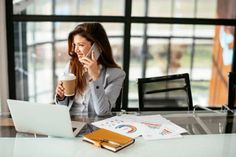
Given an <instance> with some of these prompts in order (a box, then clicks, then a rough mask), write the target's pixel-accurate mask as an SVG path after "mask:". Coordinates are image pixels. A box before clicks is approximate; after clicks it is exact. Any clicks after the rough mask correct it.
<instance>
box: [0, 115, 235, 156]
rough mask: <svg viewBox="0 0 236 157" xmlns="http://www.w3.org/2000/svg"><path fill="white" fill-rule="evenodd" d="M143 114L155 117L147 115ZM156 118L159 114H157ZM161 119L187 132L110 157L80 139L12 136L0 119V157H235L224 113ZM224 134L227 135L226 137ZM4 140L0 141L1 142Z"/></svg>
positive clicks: (12, 131) (139, 141)
mask: <svg viewBox="0 0 236 157" xmlns="http://www.w3.org/2000/svg"><path fill="white" fill-rule="evenodd" d="M141 114H142V115H143V114H157V113H156V112H155V113H151V112H145V113H141ZM158 114H159V113H158ZM161 115H162V116H164V117H165V118H167V119H169V120H171V121H172V122H174V123H176V124H177V125H180V126H181V127H184V128H185V129H187V130H188V134H187V135H184V136H183V138H178V139H168V140H153V141H145V140H144V139H143V138H140V137H139V138H137V139H136V142H135V143H134V144H133V145H131V146H129V147H127V148H125V149H123V150H121V151H119V152H117V153H112V152H109V151H107V150H104V149H100V148H97V147H95V146H94V145H90V144H88V143H86V142H83V141H82V139H81V138H73V139H65V138H52V137H51V138H46V137H42V138H32V137H31V138H29V137H27V138H26V137H22V136H21V137H19V136H17V135H18V134H16V131H15V129H14V126H13V123H12V121H11V119H10V118H7V117H1V118H0V137H2V138H0V156H4V157H20V156H24V157H25V156H34V157H37V156H50V157H53V156H57V157H60V156H66V157H76V156H96V157H97V156H109V157H110V156H117V155H121V156H144V155H145V156H158V157H160V156H174V157H178V156H181V157H183V156H188V157H189V156H207V157H209V156H214V157H217V156H224V157H227V156H236V149H235V145H236V120H234V119H235V118H236V116H235V115H232V114H230V115H228V114H226V113H205V112H203V113H196V114H192V113H184V112H166V113H162V114H161ZM103 118H104V117H94V116H91V117H89V116H88V117H84V116H83V117H79V116H74V117H72V119H73V120H78V121H89V122H91V121H96V120H100V119H103ZM226 133H227V134H226ZM3 137H4V138H3Z"/></svg>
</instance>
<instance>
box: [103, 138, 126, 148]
mask: <svg viewBox="0 0 236 157" xmlns="http://www.w3.org/2000/svg"><path fill="white" fill-rule="evenodd" d="M100 142H101V143H102V142H106V143H110V144H112V145H116V146H118V147H121V146H122V145H121V144H120V143H117V142H115V141H111V140H108V139H101V140H100Z"/></svg>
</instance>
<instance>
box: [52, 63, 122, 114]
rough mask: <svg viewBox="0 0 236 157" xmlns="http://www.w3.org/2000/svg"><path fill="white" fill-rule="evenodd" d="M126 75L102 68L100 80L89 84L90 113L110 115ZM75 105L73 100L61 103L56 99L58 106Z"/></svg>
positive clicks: (67, 98) (112, 69)
mask: <svg viewBox="0 0 236 157" xmlns="http://www.w3.org/2000/svg"><path fill="white" fill-rule="evenodd" d="M125 75H126V74H125V72H124V71H123V70H122V69H119V68H105V67H102V69H101V73H100V77H99V79H98V80H96V81H91V82H90V83H89V88H90V91H91V92H90V98H89V103H88V112H91V113H96V115H107V114H110V113H111V108H112V107H114V106H115V103H116V100H117V98H118V96H119V94H120V90H121V88H122V86H123V82H124V79H125ZM74 103H75V102H74V99H73V98H69V97H66V98H65V99H64V100H63V101H59V100H58V99H57V97H56V104H60V105H67V106H69V104H71V105H72V106H73V104H74Z"/></svg>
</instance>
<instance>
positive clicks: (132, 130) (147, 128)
mask: <svg viewBox="0 0 236 157" xmlns="http://www.w3.org/2000/svg"><path fill="white" fill-rule="evenodd" d="M92 124H93V125H95V126H97V127H100V128H105V129H108V130H112V131H115V132H118V133H120V134H123V135H126V136H129V137H133V138H135V137H138V136H140V135H142V136H143V138H144V139H146V140H155V139H170V138H180V137H182V136H181V133H185V132H187V131H186V130H185V129H184V128H182V127H180V126H178V125H176V124H174V123H172V122H171V121H169V120H167V119H166V118H164V117H162V116H161V115H150V116H135V115H121V116H115V117H112V118H108V119H105V120H102V121H98V122H94V123H92Z"/></svg>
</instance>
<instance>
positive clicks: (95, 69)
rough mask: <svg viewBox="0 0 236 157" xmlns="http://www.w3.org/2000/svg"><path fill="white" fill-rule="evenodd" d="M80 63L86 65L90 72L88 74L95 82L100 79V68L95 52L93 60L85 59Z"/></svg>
mask: <svg viewBox="0 0 236 157" xmlns="http://www.w3.org/2000/svg"><path fill="white" fill-rule="evenodd" d="M80 62H81V63H82V64H83V65H84V68H86V69H87V70H88V74H89V76H90V77H91V78H92V79H93V80H97V79H98V78H99V75H100V68H99V65H98V62H97V60H96V59H95V56H94V53H93V52H92V58H91V59H90V58H88V57H83V58H81V59H80Z"/></svg>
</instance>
